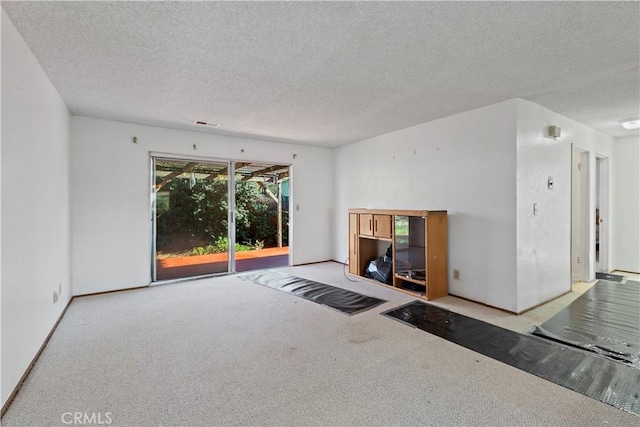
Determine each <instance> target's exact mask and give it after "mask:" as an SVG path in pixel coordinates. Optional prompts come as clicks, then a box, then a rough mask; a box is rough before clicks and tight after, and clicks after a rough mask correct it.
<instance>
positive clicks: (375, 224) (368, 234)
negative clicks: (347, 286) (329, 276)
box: [349, 209, 448, 300]
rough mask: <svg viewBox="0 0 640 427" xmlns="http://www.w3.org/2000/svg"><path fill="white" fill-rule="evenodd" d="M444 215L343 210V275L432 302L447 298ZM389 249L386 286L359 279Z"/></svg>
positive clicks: (425, 212) (414, 211)
mask: <svg viewBox="0 0 640 427" xmlns="http://www.w3.org/2000/svg"><path fill="white" fill-rule="evenodd" d="M447 240H448V239H447V211H420V210H388V209H349V273H350V274H352V275H354V276H358V277H360V278H363V279H365V280H371V281H373V282H374V283H377V284H380V285H382V286H390V287H392V288H394V289H397V290H400V291H402V292H406V293H409V294H411V295H413V296H417V297H419V298H423V299H427V300H433V299H436V298H441V297H443V296H446V295H447V294H448V285H447V281H448V268H447ZM389 246H391V254H392V261H391V265H392V269H391V273H390V274H391V275H392V278H393V280H392V284H385V283H383V282H381V281H377V280H373V279H369V278H367V277H365V271H366V269H367V266H368V265H369V263H370V262H371V261H375V260H376V259H377V258H379V257H381V256H383V255H384V254H385V252H386V251H387V249H388V247H389Z"/></svg>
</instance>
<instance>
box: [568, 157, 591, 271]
mask: <svg viewBox="0 0 640 427" xmlns="http://www.w3.org/2000/svg"><path fill="white" fill-rule="evenodd" d="M571 158H572V161H571V163H572V165H571V279H572V280H573V281H574V282H577V281H587V280H589V246H588V243H589V230H590V229H589V227H588V224H589V221H588V219H589V208H588V206H589V197H588V196H589V171H588V160H589V157H588V153H587V152H585V151H581V150H578V149H576V148H574V149H573V152H572V156H571Z"/></svg>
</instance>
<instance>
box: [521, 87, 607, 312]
mask: <svg viewBox="0 0 640 427" xmlns="http://www.w3.org/2000/svg"><path fill="white" fill-rule="evenodd" d="M551 125H553V126H560V127H561V129H562V135H561V137H560V138H557V139H556V140H553V139H550V138H547V137H546V135H547V128H548V127H549V126H551ZM612 141H613V138H612V137H611V136H609V135H606V134H604V133H602V132H599V131H596V130H594V129H592V128H590V127H587V126H585V125H583V124H582V123H579V122H576V121H575V120H572V119H569V118H567V117H564V116H561V115H560V114H557V113H555V112H553V111H551V110H549V109H547V108H545V107H542V106H540V105H538V104H534V103H533V102H529V101H525V100H521V99H520V100H518V311H523V310H526V309H528V308H531V307H534V306H536V305H538V304H541V303H543V302H545V301H547V300H549V299H552V298H554V297H556V296H559V295H562V294H563V293H565V292H568V291H570V290H571V144H573V146H574V147H576V148H579V149H581V150H583V151H586V152H587V155H586V156H587V158H588V163H589V165H588V168H587V169H588V172H587V173H588V174H589V177H588V181H589V208H588V213H587V216H588V219H587V221H588V224H592V225H593V226H590V227H589V235H588V236H586V237H587V239H588V246H587V247H588V248H589V258H590V265H591V271H590V278H591V279H593V278H594V268H595V205H596V168H595V161H596V155H601V156H605V157H608V158H611V157H612V156H613V150H612ZM549 176H552V177H553V178H554V189H553V190H552V191H550V190H548V189H547V178H548V177H549ZM610 191H611V187H610ZM610 200H611V199H610ZM534 202H537V203H538V207H539V211H538V212H539V213H538V215H536V216H533V203H534ZM610 204H611V202H610ZM601 233H602V231H601ZM610 260H611V256H610ZM609 265H611V262H609Z"/></svg>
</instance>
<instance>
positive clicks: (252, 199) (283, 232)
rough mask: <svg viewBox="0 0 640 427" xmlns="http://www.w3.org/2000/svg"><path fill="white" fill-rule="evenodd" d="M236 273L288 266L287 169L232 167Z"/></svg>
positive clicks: (260, 166) (249, 165)
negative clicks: (233, 168) (233, 172)
mask: <svg viewBox="0 0 640 427" xmlns="http://www.w3.org/2000/svg"><path fill="white" fill-rule="evenodd" d="M235 213H236V224H235V228H236V232H235V240H236V242H237V244H236V252H235V257H234V258H235V270H236V271H247V270H256V269H261V268H273V267H282V266H287V265H289V166H288V165H274V164H264V163H240V162H238V163H236V165H235Z"/></svg>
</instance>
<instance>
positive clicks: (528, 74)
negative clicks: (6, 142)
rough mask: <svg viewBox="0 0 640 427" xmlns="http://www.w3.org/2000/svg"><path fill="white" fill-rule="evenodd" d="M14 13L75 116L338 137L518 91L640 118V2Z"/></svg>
mask: <svg viewBox="0 0 640 427" xmlns="http://www.w3.org/2000/svg"><path fill="white" fill-rule="evenodd" d="M2 7H3V8H4V9H5V11H6V12H7V14H8V15H9V17H10V18H11V20H12V21H13V22H14V24H15V26H16V27H17V29H18V31H19V32H20V33H21V34H22V36H23V37H24V39H25V40H26V42H27V44H28V45H29V46H30V48H31V50H32V51H33V53H34V54H35V56H36V57H37V58H38V60H39V62H40V64H41V65H42V67H43V68H44V70H45V72H46V73H47V75H48V76H49V77H50V79H51V81H52V82H53V84H54V85H55V86H56V88H57V89H58V91H59V93H60V95H61V96H62V98H63V99H64V100H65V102H66V103H67V105H68V106H69V109H70V110H71V112H72V114H74V115H83V116H91V117H103V118H110V119H115V120H122V121H130V122H135V123H143V124H152V125H160V126H165V127H173V128H189V129H199V130H204V131H208V132H215V133H230V134H239V135H247V136H249V135H252V136H258V137H262V138H267V139H276V140H284V141H295V142H302V143H309V144H314V145H324V146H336V145H340V144H343V143H346V142H351V141H355V140H360V139H363V138H367V137H371V136H375V135H379V134H383V133H386V132H390V131H393V130H396V129H401V128H404V127H408V126H411V125H415V124H419V123H424V122H428V121H430V120H434V119H437V118H441V117H445V116H448V115H451V114H455V113H458V112H462V111H466V110H470V109H473V108H477V107H481V106H484V105H488V104H492V103H495V102H499V101H502V100H505V99H510V98H516V97H519V98H524V99H528V100H531V101H533V102H536V103H539V104H541V105H543V106H545V107H547V108H549V109H551V110H554V111H556V112H557V113H560V114H563V115H566V116H568V117H571V118H573V119H575V120H577V121H580V122H582V123H585V124H587V125H589V126H592V127H594V128H596V129H599V130H602V131H604V132H607V133H609V134H611V135H614V136H623V135H628V134H630V133H629V131H625V130H624V129H622V128H621V127H620V126H619V124H618V123H617V122H618V120H620V119H624V118H628V117H634V116H638V115H639V114H640V113H639V111H638V110H639V105H640V89H639V85H640V75H639V73H640V71H639V70H640V68H639V64H640V36H639V35H640V24H639V21H640V3H638V2H579V3H574V2H524V3H523V2H490V3H484V2H482V3H480V2H374V3H370V2H198V3H192V2H5V1H3V2H2ZM194 120H204V121H209V122H214V123H220V125H221V126H220V127H219V128H217V129H211V130H210V129H206V130H205V129H202V128H197V127H195V125H193V124H192V122H193V121H194ZM635 134H637V133H635Z"/></svg>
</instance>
